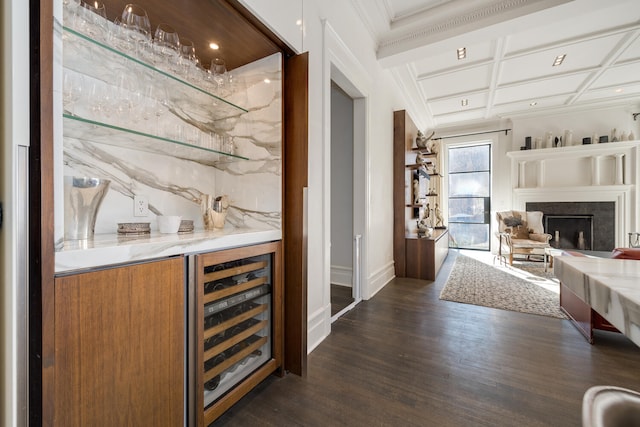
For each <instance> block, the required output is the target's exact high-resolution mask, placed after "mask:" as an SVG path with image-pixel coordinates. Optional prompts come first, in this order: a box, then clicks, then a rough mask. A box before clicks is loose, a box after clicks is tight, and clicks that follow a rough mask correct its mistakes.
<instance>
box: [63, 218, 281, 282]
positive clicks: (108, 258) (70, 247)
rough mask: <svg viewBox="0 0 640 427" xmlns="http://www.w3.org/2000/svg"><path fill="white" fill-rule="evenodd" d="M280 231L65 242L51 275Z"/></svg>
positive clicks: (228, 244)
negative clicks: (53, 272)
mask: <svg viewBox="0 0 640 427" xmlns="http://www.w3.org/2000/svg"><path fill="white" fill-rule="evenodd" d="M281 238H282V232H281V231H280V230H258V229H250V228H247V229H234V230H233V231H231V232H230V231H226V230H218V231H204V230H201V231H198V230H196V231H195V232H193V233H188V234H177V233H176V234H160V233H158V232H152V233H151V234H150V235H148V236H135V237H132V236H119V235H116V234H102V235H101V234H96V235H95V236H94V237H93V238H92V239H88V240H76V241H67V242H65V244H64V247H63V248H62V250H60V251H58V252H56V262H55V272H56V273H69V272H80V271H82V270H87V269H92V268H97V267H104V266H109V265H116V264H123V263H128V262H137V261H145V260H151V259H155V258H162V257H167V256H174V255H182V254H186V255H188V254H192V253H199V252H211V251H217V250H222V249H230V248H234V247H239V246H247V245H253V244H258V243H264V242H270V241H274V240H280V239H281Z"/></svg>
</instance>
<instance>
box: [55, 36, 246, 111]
mask: <svg viewBox="0 0 640 427" xmlns="http://www.w3.org/2000/svg"><path fill="white" fill-rule="evenodd" d="M111 25H113V24H111ZM63 29H64V33H63V37H64V49H63V65H64V67H65V68H67V69H70V70H73V71H76V72H78V73H81V74H83V75H86V76H91V77H94V78H96V79H99V80H102V81H104V82H105V83H107V84H110V85H112V86H114V87H118V85H117V80H118V78H119V77H120V76H122V75H123V72H124V73H126V74H127V76H128V77H130V78H132V79H138V80H140V79H144V78H145V76H148V77H149V78H148V79H146V80H147V82H155V83H156V84H157V85H158V87H161V88H162V89H163V90H164V91H165V92H166V94H167V97H168V101H169V104H170V106H171V107H172V108H174V109H176V110H185V111H184V116H186V117H190V118H191V119H193V120H195V121H199V122H203V123H207V122H210V121H211V120H221V119H227V118H233V117H237V116H239V115H241V114H243V113H247V112H248V110H246V109H244V108H242V107H240V106H239V105H236V104H234V103H233V102H231V101H229V100H228V99H224V98H221V97H220V96H218V95H216V94H214V93H212V92H211V91H208V90H206V89H203V87H200V86H198V85H196V84H193V83H191V82H189V81H186V80H185V79H182V78H181V77H178V76H176V75H174V74H172V73H170V72H167V71H164V70H161V69H159V68H157V67H155V66H153V65H151V64H149V63H147V62H145V61H143V60H141V59H138V58H135V57H133V56H131V55H129V54H127V53H124V52H121V51H119V50H117V49H115V48H114V47H112V46H109V45H107V44H104V43H102V42H100V41H97V40H94V39H92V38H90V37H88V36H86V35H84V34H82V33H79V32H78V31H76V30H74V29H72V28H69V27H66V26H63ZM191 109H193V110H191Z"/></svg>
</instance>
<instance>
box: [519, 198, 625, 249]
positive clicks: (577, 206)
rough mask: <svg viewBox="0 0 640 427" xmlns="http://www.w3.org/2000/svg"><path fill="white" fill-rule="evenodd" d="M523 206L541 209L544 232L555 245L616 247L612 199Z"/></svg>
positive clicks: (534, 203) (568, 247)
mask: <svg viewBox="0 0 640 427" xmlns="http://www.w3.org/2000/svg"><path fill="white" fill-rule="evenodd" d="M526 210H528V211H542V212H543V213H544V216H543V219H542V221H543V224H544V227H545V232H546V233H549V234H551V236H553V238H552V240H551V242H550V243H551V245H552V246H554V247H559V248H561V249H582V246H584V249H585V250H594V251H611V250H613V248H614V247H615V228H616V227H615V225H616V224H615V202H527V203H526ZM556 232H557V233H556ZM580 237H582V239H584V240H582V239H581V238H580Z"/></svg>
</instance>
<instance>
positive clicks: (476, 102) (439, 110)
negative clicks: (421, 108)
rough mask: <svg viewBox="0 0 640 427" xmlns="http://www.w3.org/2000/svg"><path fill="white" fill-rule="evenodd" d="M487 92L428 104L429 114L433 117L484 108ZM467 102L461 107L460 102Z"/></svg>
mask: <svg viewBox="0 0 640 427" xmlns="http://www.w3.org/2000/svg"><path fill="white" fill-rule="evenodd" d="M488 96H489V94H488V92H483V93H476V94H473V95H465V96H461V97H459V98H447V99H441V100H439V101H433V102H431V103H429V105H430V107H431V112H432V113H433V115H434V116H438V115H442V114H450V113H456V112H460V113H462V112H464V111H467V110H473V109H476V108H485V107H486V105H487V101H488ZM463 99H466V100H467V105H466V106H464V105H462V100H463Z"/></svg>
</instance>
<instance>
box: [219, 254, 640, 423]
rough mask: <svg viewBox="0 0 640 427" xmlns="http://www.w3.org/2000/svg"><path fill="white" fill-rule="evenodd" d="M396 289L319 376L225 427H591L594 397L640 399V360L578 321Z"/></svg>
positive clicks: (276, 389)
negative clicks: (603, 389)
mask: <svg viewBox="0 0 640 427" xmlns="http://www.w3.org/2000/svg"><path fill="white" fill-rule="evenodd" d="M455 256H456V251H453V250H452V251H451V252H450V255H449V257H448V259H447V261H446V262H445V264H444V266H443V269H442V271H441V272H440V275H439V276H438V278H437V280H436V281H435V282H427V281H420V280H414V279H395V280H394V281H393V282H391V283H390V284H388V285H387V286H386V287H385V288H384V289H383V290H381V291H380V292H379V293H378V294H377V295H376V296H375V297H373V298H372V299H371V300H369V301H363V302H362V303H360V304H359V305H358V306H357V307H356V308H355V309H353V310H351V311H350V312H349V313H347V314H346V315H345V316H343V317H342V318H340V319H339V320H338V321H336V322H335V323H334V324H333V325H332V332H331V335H330V336H329V337H328V338H327V339H326V340H325V341H323V342H322V344H321V345H320V346H319V347H318V348H316V349H315V350H314V351H313V352H312V353H311V354H310V355H309V360H308V376H307V377H306V378H304V379H303V378H300V377H297V376H295V375H287V376H286V377H284V378H277V377H274V376H272V377H270V378H268V379H267V380H266V381H265V382H263V383H262V384H261V385H259V386H258V387H257V388H256V389H255V390H254V391H253V392H251V393H250V394H249V395H247V396H246V397H245V398H244V399H243V400H241V401H240V402H239V403H238V404H237V405H236V406H234V407H233V408H231V410H229V411H228V412H227V413H226V414H225V415H224V416H223V417H221V418H220V419H219V420H218V421H217V422H216V423H214V424H213V425H215V426H247V425H251V426H327V425H331V426H579V425H580V423H581V418H580V416H581V405H582V395H583V393H584V392H585V391H586V389H587V388H589V387H590V386H592V385H597V384H612V385H617V386H621V387H628V388H633V389H636V390H638V389H640V369H638V366H640V348H638V347H637V346H635V345H634V344H633V343H631V341H629V340H628V339H626V338H625V337H623V336H621V335H617V334H611V333H607V332H599V331H597V332H599V333H598V334H597V335H596V344H595V345H594V346H591V345H589V344H588V343H587V342H586V340H585V339H584V338H583V337H582V335H580V334H579V333H578V331H577V330H576V329H575V328H574V327H573V326H572V325H571V324H570V323H569V321H567V320H559V319H553V318H547V317H541V316H535V315H529V314H522V313H516V312H509V311H503V310H496V309H491V308H486V307H479V306H472V305H465V304H458V303H453V302H447V301H440V300H439V299H438V296H439V294H440V290H441V289H442V287H443V285H444V282H445V281H446V278H447V276H448V274H449V271H450V269H451V266H452V264H453V261H454V259H455Z"/></svg>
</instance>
